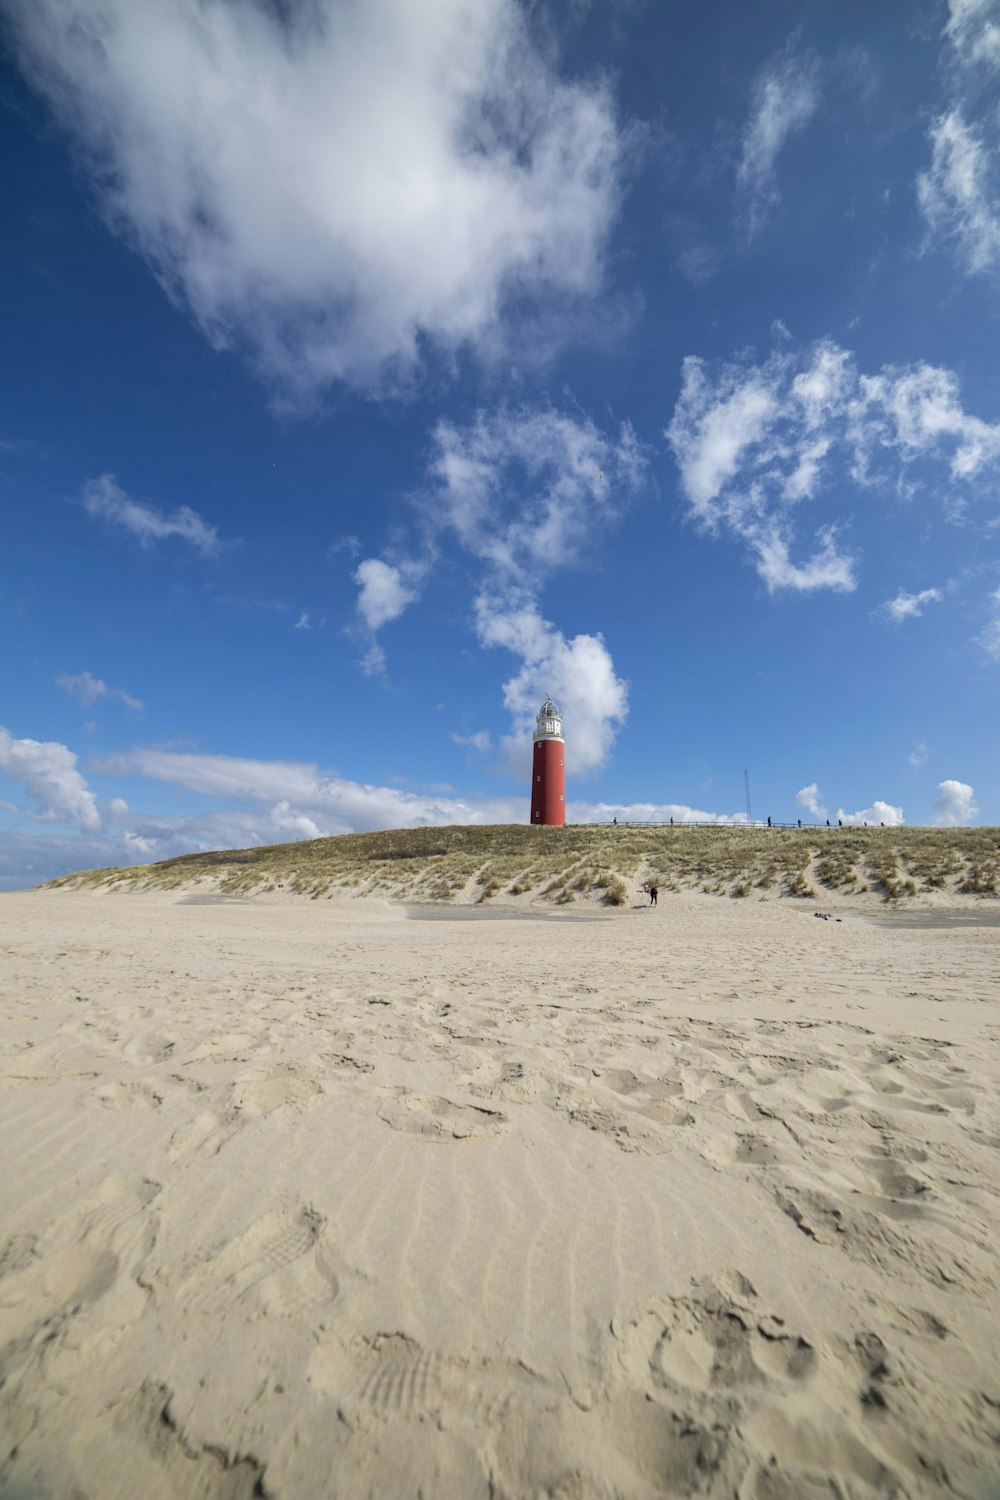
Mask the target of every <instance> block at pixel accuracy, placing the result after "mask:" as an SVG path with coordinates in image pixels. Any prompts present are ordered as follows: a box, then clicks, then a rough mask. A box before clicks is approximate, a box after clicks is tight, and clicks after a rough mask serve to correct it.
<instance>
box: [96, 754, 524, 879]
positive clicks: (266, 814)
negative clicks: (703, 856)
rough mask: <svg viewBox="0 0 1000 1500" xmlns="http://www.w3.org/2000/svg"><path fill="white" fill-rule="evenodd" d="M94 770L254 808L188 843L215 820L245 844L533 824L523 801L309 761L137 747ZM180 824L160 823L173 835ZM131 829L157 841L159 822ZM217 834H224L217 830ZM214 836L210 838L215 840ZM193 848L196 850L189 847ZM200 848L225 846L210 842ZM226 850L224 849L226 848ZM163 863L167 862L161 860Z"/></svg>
mask: <svg viewBox="0 0 1000 1500" xmlns="http://www.w3.org/2000/svg"><path fill="white" fill-rule="evenodd" d="M94 769H95V770H97V771H99V772H101V773H103V774H120V775H128V776H145V777H148V778H150V779H151V780H155V781H162V782H166V783H167V784H168V785H171V786H179V787H183V788H185V789H186V790H187V791H190V792H197V793H199V794H201V795H203V796H207V797H214V798H220V797H221V798H229V799H234V800H237V801H239V802H249V803H250V804H252V805H253V807H254V809H255V810H254V811H253V813H252V815H248V814H245V813H243V812H238V813H232V812H222V811H219V812H217V813H216V812H213V813H210V814H205V815H204V816H203V818H202V819H201V820H199V819H195V820H193V821H189V822H188V824H186V826H185V833H184V837H185V838H187V839H188V840H190V839H191V838H192V829H194V828H195V827H199V826H202V824H204V826H206V827H208V828H212V829H215V828H216V824H215V823H212V822H211V821H209V822H208V823H205V822H204V820H205V819H206V818H207V819H209V820H211V819H216V818H219V819H229V820H230V822H228V823H224V827H225V830H226V832H225V837H226V838H228V839H229V840H230V847H232V841H233V840H234V839H237V838H242V839H243V840H244V842H246V843H248V844H249V843H262V842H266V841H271V840H273V839H274V837H275V835H276V834H278V833H282V832H292V833H296V832H298V833H301V834H304V835H306V836H307V837H310V838H316V837H319V836H321V835H327V834H337V833H355V832H364V831H366V830H370V829H376V828H413V827H417V826H422V825H425V824H437V823H490V822H497V823H505V822H524V821H526V820H527V814H526V811H525V807H524V806H523V805H522V800H523V799H521V798H468V799H464V798H461V797H443V796H439V795H424V794H420V793H416V792H407V791H404V790H401V789H400V788H398V787H384V786H372V785H367V784H365V783H362V782H357V781H350V780H348V779H346V778H344V777H339V776H335V775H332V774H329V773H327V772H324V771H321V770H320V769H319V767H318V766H316V765H314V764H312V763H310V762H303V761H267V760H252V759H249V758H242V757H238V756H231V755H198V754H191V753H182V752H178V751H172V750H156V749H139V750H131V751H127V752H123V753H119V754H114V755H108V756H105V757H103V758H102V759H101V761H100V762H98V763H97V764H96V765H95V767H94ZM177 821H178V820H169V819H168V820H165V821H164V822H163V824H162V827H163V829H165V830H166V831H167V832H166V833H165V834H164V837H167V836H168V834H169V836H171V837H172V834H170V830H171V829H173V828H174V826H175V824H176V823H177ZM132 822H133V826H134V827H135V828H136V829H137V830H138V831H139V832H140V833H141V834H143V835H146V836H151V837H152V836H155V833H156V828H157V826H158V825H157V822H156V820H155V819H149V818H145V819H138V818H136V817H135V816H133V819H132ZM218 836H220V837H221V836H222V835H221V832H219V834H218ZM210 837H211V836H210ZM188 847H192V844H191V843H190V842H189V843H188ZM194 847H204V848H209V847H220V846H219V845H218V844H213V843H212V842H209V843H205V842H204V841H202V843H201V844H200V845H195V846H194ZM222 847H225V845H223V846H222ZM158 857H161V856H158Z"/></svg>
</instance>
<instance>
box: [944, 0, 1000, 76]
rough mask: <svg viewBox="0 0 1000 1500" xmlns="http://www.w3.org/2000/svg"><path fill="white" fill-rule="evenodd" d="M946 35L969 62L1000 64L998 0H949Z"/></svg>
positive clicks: (965, 60)
mask: <svg viewBox="0 0 1000 1500" xmlns="http://www.w3.org/2000/svg"><path fill="white" fill-rule="evenodd" d="M948 10H949V17H948V25H947V26H946V27H945V31H946V34H947V36H948V38H949V40H950V41H951V43H952V45H953V46H954V48H955V50H956V52H957V53H958V55H959V57H960V58H961V60H962V61H963V62H965V63H979V62H985V63H992V64H994V65H998V66H1000V9H998V6H997V3H996V0H949V4H948Z"/></svg>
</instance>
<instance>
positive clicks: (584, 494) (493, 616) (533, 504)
mask: <svg viewBox="0 0 1000 1500" xmlns="http://www.w3.org/2000/svg"><path fill="white" fill-rule="evenodd" d="M646 475H647V458H646V454H645V452H644V450H643V448H642V446H641V445H640V443H639V442H638V440H637V439H636V436H635V433H634V432H633V430H632V428H631V427H630V426H629V424H628V423H623V424H622V426H621V427H620V428H619V430H618V432H617V434H614V435H608V434H607V433H604V432H602V431H601V430H600V429H599V428H598V427H596V426H595V424H594V423H593V422H591V421H590V420H589V419H586V418H581V417H570V416H567V415H564V414H563V413H560V412H558V411H555V410H553V409H551V408H547V407H545V408H539V409H532V408H527V407H526V408H521V409H519V410H516V411H510V410H506V409H504V410H501V411H498V412H493V413H485V412H480V413H479V414H478V415H477V416H476V417H475V418H474V419H473V421H472V422H470V423H469V424H468V425H467V426H465V427H458V426H456V425H455V424H453V423H450V422H440V423H439V424H438V426H437V428H436V430H435V433H434V446H433V451H432V456H431V461H430V466H429V481H430V482H429V485H428V487H427V489H426V490H425V492H424V493H423V495H422V496H421V497H420V499H419V502H418V508H419V521H420V526H421V532H422V537H423V545H424V548H425V556H424V558H423V559H422V560H414V559H410V560H408V561H406V562H404V563H401V564H399V566H398V568H396V567H393V566H391V565H389V564H386V563H382V562H376V560H374V559H369V560H368V561H366V562H365V563H362V564H361V565H360V567H359V568H358V570H357V572H356V574H355V581H356V582H358V583H359V585H361V586H362V594H361V597H360V598H359V601H358V607H359V611H360V613H361V616H362V619H363V622H364V625H365V628H366V629H367V630H368V631H369V633H370V635H371V643H370V645H369V649H368V653H367V656H366V658H365V661H364V663H363V665H365V667H366V669H367V670H369V671H378V670H381V669H382V668H383V667H384V665H385V658H384V654H383V652H382V647H381V645H380V644H379V643H378V641H377V640H375V639H374V634H375V632H376V631H377V630H378V628H379V627H380V625H381V624H384V623H386V622H387V621H388V620H390V619H392V618H395V617H397V616H398V614H399V613H401V611H402V609H403V608H405V607H406V605H407V604H408V603H411V602H412V600H413V598H414V597H415V596H416V586H415V584H416V582H419V581H422V579H423V577H424V575H425V573H426V571H427V570H428V569H429V567H430V565H431V558H432V557H433V556H434V555H435V554H436V552H437V551H438V550H439V549H440V547H441V546H442V545H443V543H444V542H445V541H450V542H453V543H457V544H458V546H459V547H460V548H461V549H462V551H463V552H464V553H465V554H466V555H467V556H469V557H471V558H473V559H474V560H475V562H476V563H477V564H478V574H479V576H478V580H477V588H478V592H477V595H476V598H475V601H474V604H473V613H474V622H475V629H476V634H477V637H478V639H479V642H480V644H481V645H483V646H487V647H492V646H501V647H503V648H505V649H507V650H509V651H511V652H512V653H513V654H514V655H515V656H519V657H520V658H521V660H522V663H523V666H522V668H521V670H520V672H519V673H518V674H517V675H516V676H515V677H513V678H511V679H510V680H509V681H508V682H507V683H505V685H504V701H505V703H506V705H507V708H508V710H509V711H510V713H511V714H512V716H513V719H514V731H513V734H511V735H508V736H506V737H504V739H503V740H502V742H501V750H502V754H503V759H504V761H505V762H506V763H507V764H508V766H510V767H514V766H519V765H520V764H521V762H522V761H523V758H524V755H525V753H526V750H527V747H528V746H529V745H530V729H531V728H533V727H534V718H535V714H536V713H537V710H538V707H539V705H540V703H541V701H542V699H543V698H544V697H545V695H546V693H552V694H554V695H555V696H556V697H557V698H558V699H559V700H560V706H562V707H563V710H564V712H565V713H566V715H567V723H572V733H573V767H574V770H576V771H579V772H583V771H586V770H592V769H593V768H594V767H595V766H597V765H599V764H600V763H601V761H602V760H603V759H604V758H605V757H606V756H607V754H608V752H609V750H610V748H611V745H612V744H613V742H614V737H615V733H616V729H617V726H618V725H619V724H620V723H622V722H623V720H624V718H625V714H626V712H627V692H626V686H625V684H624V683H623V682H621V681H620V680H619V679H618V678H617V677H616V675H615V671H614V664H613V662H612V660H611V656H610V653H609V651H608V648H607V646H606V645H605V643H604V640H603V638H602V637H601V636H600V635H599V634H586V633H583V634H580V635H577V636H575V637H574V638H573V639H572V640H567V639H566V638H565V637H564V636H563V634H562V633H561V632H560V631H559V630H558V629H557V628H556V626H555V625H554V624H552V623H551V622H550V621H548V620H546V619H544V618H543V616H542V613H541V608H540V605H539V602H538V601H539V596H540V594H541V592H542V590H543V589H544V587H545V585H546V583H547V582H548V581H549V580H550V579H551V577H552V576H553V574H554V573H556V572H557V571H559V570H562V569H566V568H572V567H580V566H583V565H585V564H586V563H587V562H589V560H590V558H591V556H592V555H593V553H594V552H595V550H596V548H597V545H598V543H599V541H600V539H601V538H602V537H603V536H604V535H605V534H606V532H607V531H608V530H609V529H610V528H611V527H612V526H614V525H615V524H616V522H617V521H618V519H619V517H620V516H621V515H622V513H623V512H624V510H625V508H626V506H627V505H628V504H629V503H630V502H631V501H632V499H633V498H634V496H635V494H636V493H637V491H638V490H639V488H640V487H641V486H642V484H643V483H644V482H645V480H646ZM373 565H374V570H373V571H372V566H373ZM397 575H398V576H397ZM411 580H413V581H415V582H413V583H411ZM383 601H384V608H383Z"/></svg>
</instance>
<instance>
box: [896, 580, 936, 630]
mask: <svg viewBox="0 0 1000 1500" xmlns="http://www.w3.org/2000/svg"><path fill="white" fill-rule="evenodd" d="M943 598H944V595H943V594H942V592H941V590H940V589H921V590H920V592H919V594H908V593H907V592H906V590H905V589H900V591H899V593H898V594H897V595H896V597H895V599H887V600H886V602H885V604H883V606H882V608H883V610H884V611H885V613H886V614H887V615H888V616H889V619H890V620H893V621H894V622H895V623H896V624H897V625H900V624H902V622H903V621H904V620H911V619H919V618H920V616H921V615H922V614H923V612H924V606H925V605H927V604H938V603H940V601H941V600H942V599H943Z"/></svg>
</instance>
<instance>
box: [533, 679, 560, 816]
mask: <svg viewBox="0 0 1000 1500" xmlns="http://www.w3.org/2000/svg"><path fill="white" fill-rule="evenodd" d="M565 760H566V746H565V744H564V742H563V732H562V718H561V716H560V713H559V710H558V708H556V706H555V704H554V703H553V702H552V699H551V698H546V700H545V702H544V703H543V704H542V706H541V709H540V710H539V714H538V723H537V725H536V728H535V749H534V754H533V756H532V761H531V821H532V823H538V824H543V823H544V824H548V825H549V826H550V827H555V828H562V827H563V825H564V824H565V822H566V766H565Z"/></svg>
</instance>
